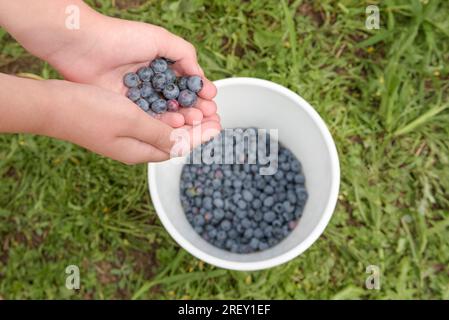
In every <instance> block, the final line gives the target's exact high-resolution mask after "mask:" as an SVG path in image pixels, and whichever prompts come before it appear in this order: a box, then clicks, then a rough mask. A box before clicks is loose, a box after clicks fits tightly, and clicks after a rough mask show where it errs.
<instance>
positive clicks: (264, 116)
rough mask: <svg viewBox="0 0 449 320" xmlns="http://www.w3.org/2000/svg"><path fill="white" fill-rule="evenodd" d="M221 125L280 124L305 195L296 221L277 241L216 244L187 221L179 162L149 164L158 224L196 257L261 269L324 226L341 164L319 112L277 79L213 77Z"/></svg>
mask: <svg viewBox="0 0 449 320" xmlns="http://www.w3.org/2000/svg"><path fill="white" fill-rule="evenodd" d="M215 85H216V86H217V88H218V95H217V97H216V99H215V101H216V102H217V105H218V113H219V114H220V117H221V119H222V125H223V128H236V127H242V128H245V127H257V128H261V129H278V130H279V131H278V132H279V140H280V142H281V143H282V144H283V145H284V146H286V147H287V148H289V149H290V150H291V151H292V152H293V153H294V154H295V155H296V157H297V158H298V159H299V160H300V161H301V163H302V167H303V170H304V175H305V177H306V188H307V191H308V193H309V198H308V200H307V203H306V205H305V207H304V212H303V215H302V217H301V218H300V220H299V223H298V225H297V227H296V228H295V229H294V230H293V231H292V232H291V234H290V235H289V236H288V237H287V238H285V239H284V240H283V241H281V242H280V243H278V244H277V245H276V246H274V247H272V248H270V249H267V250H265V251H261V252H257V253H251V254H237V253H231V252H229V251H225V250H222V249H219V248H217V247H215V246H213V245H212V244H210V243H208V242H207V241H206V240H204V239H203V238H201V236H199V235H198V234H197V233H196V232H195V231H194V230H193V228H192V226H191V225H190V223H189V222H188V221H187V218H186V217H185V214H184V212H183V209H182V207H181V202H180V200H179V195H180V190H179V182H180V175H181V170H182V164H179V161H174V160H169V161H166V162H162V163H157V164H149V165H148V180H149V186H150V193H151V198H152V200H153V204H154V207H155V209H156V212H157V214H158V215H159V218H160V219H161V221H162V224H163V225H164V227H165V228H166V229H167V231H168V232H169V233H170V235H171V236H172V237H173V238H174V239H175V240H176V242H177V243H178V244H179V245H180V246H182V247H183V248H184V249H186V250H187V251H188V252H190V253H191V254H192V255H194V256H195V257H197V258H199V259H201V260H203V261H205V262H208V263H210V264H213V265H216V266H218V267H221V268H225V269H233V270H259V269H266V268H271V267H274V266H277V265H280V264H282V263H285V262H287V261H289V260H291V259H294V258H295V257H297V256H298V255H300V254H301V253H302V252H304V251H305V250H306V249H307V248H309V247H310V246H311V245H312V244H313V243H314V242H315V241H316V240H317V239H318V237H319V236H320V235H321V233H322V232H323V231H324V229H325V227H326V225H327V224H328V222H329V220H330V218H331V216H332V214H333V211H334V208H335V204H336V202H337V197H338V189H339V185H340V167H339V162H338V155H337V150H336V148H335V144H334V141H333V139H332V136H331V135H330V133H329V130H328V129H327V127H326V125H325V123H324V122H323V120H322V119H321V118H320V116H319V115H318V113H317V112H316V111H315V110H314V109H313V108H312V107H311V106H310V105H309V104H308V103H307V102H306V101H305V100H304V99H302V98H301V97H300V96H298V95H297V94H296V93H294V92H292V91H290V90H289V89H287V88H285V87H283V86H280V85H278V84H276V83H273V82H270V81H266V80H260V79H254V78H230V79H224V80H219V81H216V82H215Z"/></svg>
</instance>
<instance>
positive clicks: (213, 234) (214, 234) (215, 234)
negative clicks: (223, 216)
mask: <svg viewBox="0 0 449 320" xmlns="http://www.w3.org/2000/svg"><path fill="white" fill-rule="evenodd" d="M217 233H218V232H217V229H211V230H209V232H208V233H207V234H208V235H209V238H210V239H214V238H215V237H216V236H217Z"/></svg>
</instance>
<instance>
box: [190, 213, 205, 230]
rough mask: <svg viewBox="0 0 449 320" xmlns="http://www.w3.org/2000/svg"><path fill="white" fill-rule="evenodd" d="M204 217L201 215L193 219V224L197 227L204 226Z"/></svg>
mask: <svg viewBox="0 0 449 320" xmlns="http://www.w3.org/2000/svg"><path fill="white" fill-rule="evenodd" d="M204 222H205V221H204V217H203V216H201V215H197V216H195V217H194V218H193V223H194V224H195V225H196V226H200V227H201V226H202V225H204Z"/></svg>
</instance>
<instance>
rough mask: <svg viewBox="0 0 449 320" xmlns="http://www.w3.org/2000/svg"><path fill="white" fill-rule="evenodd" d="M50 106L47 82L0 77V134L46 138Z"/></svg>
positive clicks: (3, 75)
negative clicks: (36, 134) (19, 134)
mask: <svg viewBox="0 0 449 320" xmlns="http://www.w3.org/2000/svg"><path fill="white" fill-rule="evenodd" d="M50 106H51V103H50V99H49V88H48V85H47V83H46V81H38V80H30V79H24V78H19V77H15V76H9V75H5V74H2V73H0V133H39V134H45V123H50V121H49V119H51V118H52V115H51V110H50Z"/></svg>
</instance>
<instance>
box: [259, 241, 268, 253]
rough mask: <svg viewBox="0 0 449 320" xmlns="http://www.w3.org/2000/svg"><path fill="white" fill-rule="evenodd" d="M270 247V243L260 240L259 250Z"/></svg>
mask: <svg viewBox="0 0 449 320" xmlns="http://www.w3.org/2000/svg"><path fill="white" fill-rule="evenodd" d="M268 248H269V246H268V243H266V242H264V241H259V250H260V251H263V250H267V249H268Z"/></svg>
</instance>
